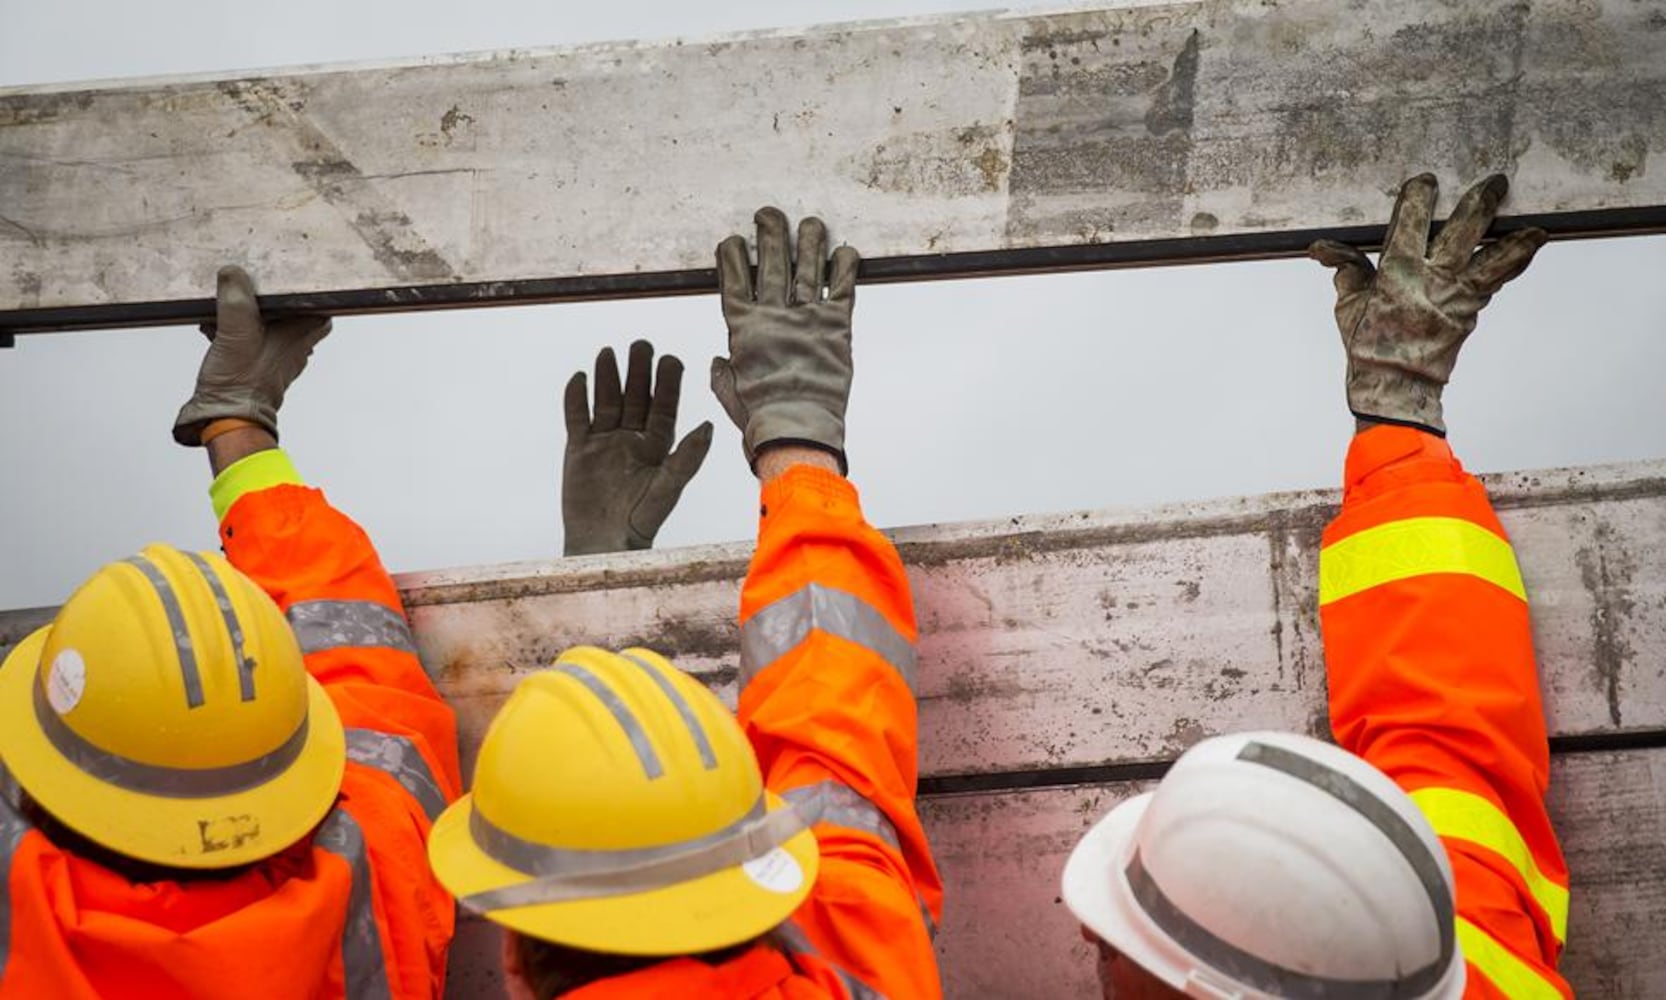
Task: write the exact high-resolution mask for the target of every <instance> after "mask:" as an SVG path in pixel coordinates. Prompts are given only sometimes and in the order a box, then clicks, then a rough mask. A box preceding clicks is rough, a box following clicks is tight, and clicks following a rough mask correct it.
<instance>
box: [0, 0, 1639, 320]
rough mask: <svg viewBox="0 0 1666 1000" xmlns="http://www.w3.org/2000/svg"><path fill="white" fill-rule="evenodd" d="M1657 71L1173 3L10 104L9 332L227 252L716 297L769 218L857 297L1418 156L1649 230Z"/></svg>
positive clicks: (1127, 258)
mask: <svg viewBox="0 0 1666 1000" xmlns="http://www.w3.org/2000/svg"><path fill="white" fill-rule="evenodd" d="M1663 54H1666V0H1586V2H1581V3H1569V2H1566V0H1513V2H1508V3H1498V2H1494V0H1356V2H1352V3H1347V4H1339V3H1335V2H1333V0H1279V2H1273V3H1269V2H1265V0H1195V2H1186V3H1171V4H1164V5H1134V6H1129V5H1127V4H1116V3H1110V2H1107V4H1106V8H1105V9H1096V10H1080V11H1073V12H1067V13H1055V14H1017V13H1013V14H982V15H971V16H963V17H954V18H933V19H923V20H912V21H896V22H876V23H870V24H858V25H842V26H831V27H824V28H814V29H810V30H808V31H802V32H799V31H792V32H764V33H758V34H751V35H742V36H735V37H730V38H725V39H720V40H716V41H710V42H683V41H674V42H665V43H655V44H636V43H617V44H606V45H591V46H585V47H581V48H572V49H557V50H535V51H522V50H516V51H507V52H495V53H486V54H479V55H470V56H457V57H439V58H431V59H423V60H417V61H412V62H408V63H398V64H386V65H375V66H347V67H323V68H309V69H300V70H292V71H283V72H275V73H263V74H258V75H239V76H223V77H212V76H211V77H190V78H180V79H165V80H150V81H117V82H114V83H108V84H98V85H77V86H68V87H65V86H54V87H37V88H28V87H25V88H12V89H8V90H0V334H4V333H5V331H8V330H14V331H21V330H31V329H36V330H38V329H51V328H64V327H73V326H114V325H138V324H144V323H158V322H178V321H187V320H195V319H201V318H206V317H207V316H208V315H209V313H210V304H209V300H208V298H207V297H206V296H207V295H208V294H209V292H210V291H211V289H212V287H213V274H214V271H215V269H216V268H217V267H218V266H219V265H220V264H222V263H225V262H228V261H235V262H239V263H242V264H244V265H245V266H247V267H248V268H249V269H250V270H251V271H252V272H253V273H254V274H255V275H256V276H257V277H258V279H259V280H260V282H261V286H262V290H263V291H264V292H265V293H267V296H268V299H269V300H268V302H267V305H268V307H269V308H272V309H275V310H279V311H283V310H306V309H313V310H324V311H331V312H355V311H371V310H401V309H419V308H428V307H438V306H458V305H482V304H492V303H503V302H515V301H547V300H557V299H564V298H585V297H605V296H616V295H658V294H667V293H676V292H690V291H702V290H707V289H710V288H712V287H713V284H714V282H713V277H712V274H711V272H710V270H709V267H710V262H711V251H712V247H713V246H714V245H715V243H716V242H717V240H718V239H719V238H720V237H722V236H723V235H725V234H727V233H729V232H733V231H742V230H744V229H745V228H746V227H747V226H748V225H749V221H750V215H751V211H752V210H753V209H754V208H755V207H757V206H758V205H761V204H764V203H775V204H779V205H780V206H781V207H783V208H784V209H786V210H787V211H788V212H789V213H791V214H794V215H797V214H801V213H810V212H814V213H820V214H822V215H823V216H824V217H826V218H827V219H828V220H830V222H831V224H832V226H833V229H834V233H835V236H836V237H837V238H838V239H841V240H845V241H848V242H850V243H852V244H854V245H856V246H858V247H859V248H861V249H862V250H863V251H864V252H865V253H866V254H867V255H868V256H869V258H870V259H869V262H868V266H867V272H866V274H867V277H868V279H869V280H887V279H907V278H921V277H944V276H958V275H970V274H987V273H1001V272H1011V271H1022V270H1057V269H1062V268H1072V267H1103V266H1116V265H1121V264H1136V263H1162V262H1173V261H1184V260H1200V259H1227V258H1237V257H1247V256H1265V255H1274V254H1282V253H1290V252H1295V251H1298V250H1299V249H1300V248H1301V247H1302V246H1304V245H1305V244H1306V243H1307V242H1308V241H1309V240H1310V239H1312V238H1313V237H1315V236H1317V235H1320V234H1325V235H1333V236H1339V237H1342V238H1348V239H1353V240H1356V241H1362V242H1364V241H1370V240H1372V239H1374V238H1375V237H1376V235H1377V234H1378V233H1379V232H1380V229H1379V227H1380V225H1381V224H1382V223H1383V222H1384V221H1385V220H1386V216H1387V213H1388V207H1389V202H1388V199H1387V193H1388V192H1390V191H1392V190H1393V189H1394V187H1395V186H1396V184H1397V183H1398V181H1399V180H1400V179H1401V178H1403V177H1404V176H1407V175H1409V174H1411V173H1414V172H1417V171H1420V170H1424V169H1428V170H1434V171H1436V172H1438V173H1439V174H1440V175H1441V176H1442V177H1443V179H1445V180H1446V181H1447V182H1448V184H1449V185H1450V186H1452V187H1454V188H1455V187H1457V185H1458V182H1460V181H1467V180H1469V179H1473V178H1476V177H1478V176H1480V175H1482V174H1485V173H1488V172H1491V171H1495V170H1498V171H1503V172H1505V173H1507V174H1509V175H1511V176H1512V178H1513V180H1514V185H1515V189H1514V193H1513V195H1512V200H1511V201H1510V203H1509V206H1508V208H1509V211H1510V212H1511V213H1513V218H1512V219H1510V220H1506V222H1505V223H1503V224H1502V225H1503V228H1508V227H1509V226H1511V225H1522V224H1525V223H1527V222H1536V223H1539V224H1542V225H1546V226H1548V227H1550V228H1552V229H1553V230H1556V231H1558V232H1560V233H1563V234H1568V235H1578V234H1593V233H1606V232H1624V231H1642V230H1653V229H1660V228H1666V152H1663V150H1666V57H1663ZM1455 193H1456V192H1455V191H1450V190H1449V191H1448V192H1446V200H1445V202H1444V203H1445V204H1446V205H1450V203H1451V197H1452V196H1453V195H1454V194H1455Z"/></svg>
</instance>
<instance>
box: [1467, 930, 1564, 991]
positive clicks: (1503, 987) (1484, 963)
mask: <svg viewBox="0 0 1666 1000" xmlns="http://www.w3.org/2000/svg"><path fill="white" fill-rule="evenodd" d="M1458 945H1459V947H1461V948H1462V949H1463V956H1464V958H1465V960H1467V961H1468V962H1469V964H1470V966H1471V967H1472V968H1474V969H1476V970H1478V971H1479V972H1480V973H1481V975H1483V976H1485V977H1487V981H1488V982H1490V983H1492V984H1493V985H1494V986H1496V987H1498V991H1499V992H1500V993H1502V994H1504V995H1505V996H1507V997H1509V998H1510V1000H1562V991H1561V990H1559V989H1557V988H1556V986H1555V985H1554V984H1553V983H1551V982H1550V981H1548V980H1546V979H1545V977H1543V976H1541V975H1539V973H1538V971H1537V970H1535V969H1534V968H1533V967H1532V966H1531V965H1528V964H1527V963H1526V962H1523V961H1522V960H1521V959H1519V958H1517V957H1516V956H1515V955H1514V954H1513V953H1512V952H1511V951H1510V949H1508V948H1506V947H1504V946H1503V945H1502V944H1500V943H1499V942H1498V941H1497V940H1496V939H1495V938H1494V937H1493V936H1492V935H1491V934H1488V933H1487V932H1486V931H1484V930H1482V929H1481V928H1479V927H1477V926H1475V925H1474V924H1472V923H1470V922H1469V921H1467V920H1465V919H1464V918H1463V917H1459V918H1458Z"/></svg>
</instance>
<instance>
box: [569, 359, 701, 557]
mask: <svg viewBox="0 0 1666 1000" xmlns="http://www.w3.org/2000/svg"><path fill="white" fill-rule="evenodd" d="M653 362H654V347H653V345H652V344H650V343H648V342H647V341H646V340H638V341H637V342H636V343H634V344H632V345H631V356H630V373H629V375H628V376H627V377H626V379H625V389H624V392H623V393H621V392H620V391H619V364H618V362H617V361H616V360H614V357H613V349H612V348H610V347H604V348H602V351H601V353H600V354H597V355H596V411H595V415H594V417H592V415H591V412H590V401H589V394H588V392H587V391H586V387H585V380H584V373H583V372H578V373H577V374H575V375H574V376H573V377H572V378H571V379H570V380H569V381H568V382H567V400H566V410H567V457H566V461H565V463H564V464H563V471H562V476H561V522H562V527H563V535H564V537H565V539H566V552H567V555H570V556H583V555H592V554H594V553H597V552H621V551H624V550H626V549H646V548H649V547H650V546H652V545H653V544H654V535H656V534H658V532H659V528H660V525H662V524H664V523H665V519H666V518H667V517H668V516H670V514H671V508H673V507H675V506H676V505H677V498H678V497H680V496H682V495H683V487H685V486H687V485H688V481H689V480H691V479H693V478H694V474H695V473H696V472H698V471H700V463H701V462H704V461H705V460H706V452H707V451H709V450H711V446H712V424H711V421H710V420H708V421H706V422H704V423H702V424H701V425H700V426H698V427H696V428H694V430H692V431H689V433H688V436H687V437H685V438H683V439H682V441H681V442H680V443H678V445H677V447H676V449H675V450H673V449H672V447H671V443H672V442H673V441H675V440H676V431H677V402H678V399H679V398H680V396H681V395H682V385H683V363H682V362H681V361H678V360H677V359H676V358H674V357H672V356H671V355H669V354H667V355H665V356H663V357H661V358H660V359H659V374H658V377H657V378H656V379H655V383H656V384H655V385H654V387H653V391H652V393H651V394H650V392H649V384H648V371H649V368H650V367H651V366H652V365H653Z"/></svg>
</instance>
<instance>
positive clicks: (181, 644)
mask: <svg viewBox="0 0 1666 1000" xmlns="http://www.w3.org/2000/svg"><path fill="white" fill-rule="evenodd" d="M125 561H126V562H127V563H128V564H129V565H131V566H133V567H135V568H136V569H138V571H139V572H141V573H143V574H144V575H145V579H147V580H149V581H150V585H151V587H152V588H154V589H155V590H156V596H157V597H159V598H161V600H162V611H163V613H164V614H166V615H167V617H168V630H169V631H171V632H172V633H173V636H174V652H176V653H177V654H179V673H180V676H181V677H182V678H183V679H184V681H185V704H186V706H187V707H189V708H196V707H197V706H199V705H201V704H202V675H201V674H200V673H198V672H197V654H196V652H195V651H194V650H193V648H192V645H191V630H190V629H189V628H188V627H186V625H185V613H184V612H183V611H182V610H181V609H180V606H179V598H178V597H177V596H175V594H174V588H173V584H171V583H169V582H168V578H167V577H165V576H163V575H162V571H161V570H160V569H158V568H157V566H156V564H155V563H153V562H151V561H150V559H148V558H147V557H145V556H129V557H128V558H127V559H126V560H125Z"/></svg>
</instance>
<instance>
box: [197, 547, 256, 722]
mask: <svg viewBox="0 0 1666 1000" xmlns="http://www.w3.org/2000/svg"><path fill="white" fill-rule="evenodd" d="M185 558H187V559H189V560H191V563H192V564H193V565H195V566H196V567H197V572H199V573H201V574H202V575H203V578H204V579H206V580H207V581H208V589H209V590H211V591H213V592H214V603H215V604H217V605H219V607H220V618H221V619H222V620H224V621H225V623H226V634H227V635H229V636H231V655H232V657H233V658H234V659H236V660H237V684H238V687H239V689H240V690H241V692H242V697H243V700H244V701H254V700H255V664H254V661H253V660H251V659H249V657H248V654H247V651H246V650H245V649H244V647H243V626H242V624H241V623H240V622H238V620H237V611H236V609H234V608H233V607H232V606H231V595H229V594H227V593H226V588H225V586H224V585H222V584H221V583H220V577H219V574H217V573H215V572H214V569H213V567H211V566H209V565H208V560H207V559H204V558H203V557H202V556H199V555H197V554H196V553H195V552H187V553H185Z"/></svg>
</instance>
